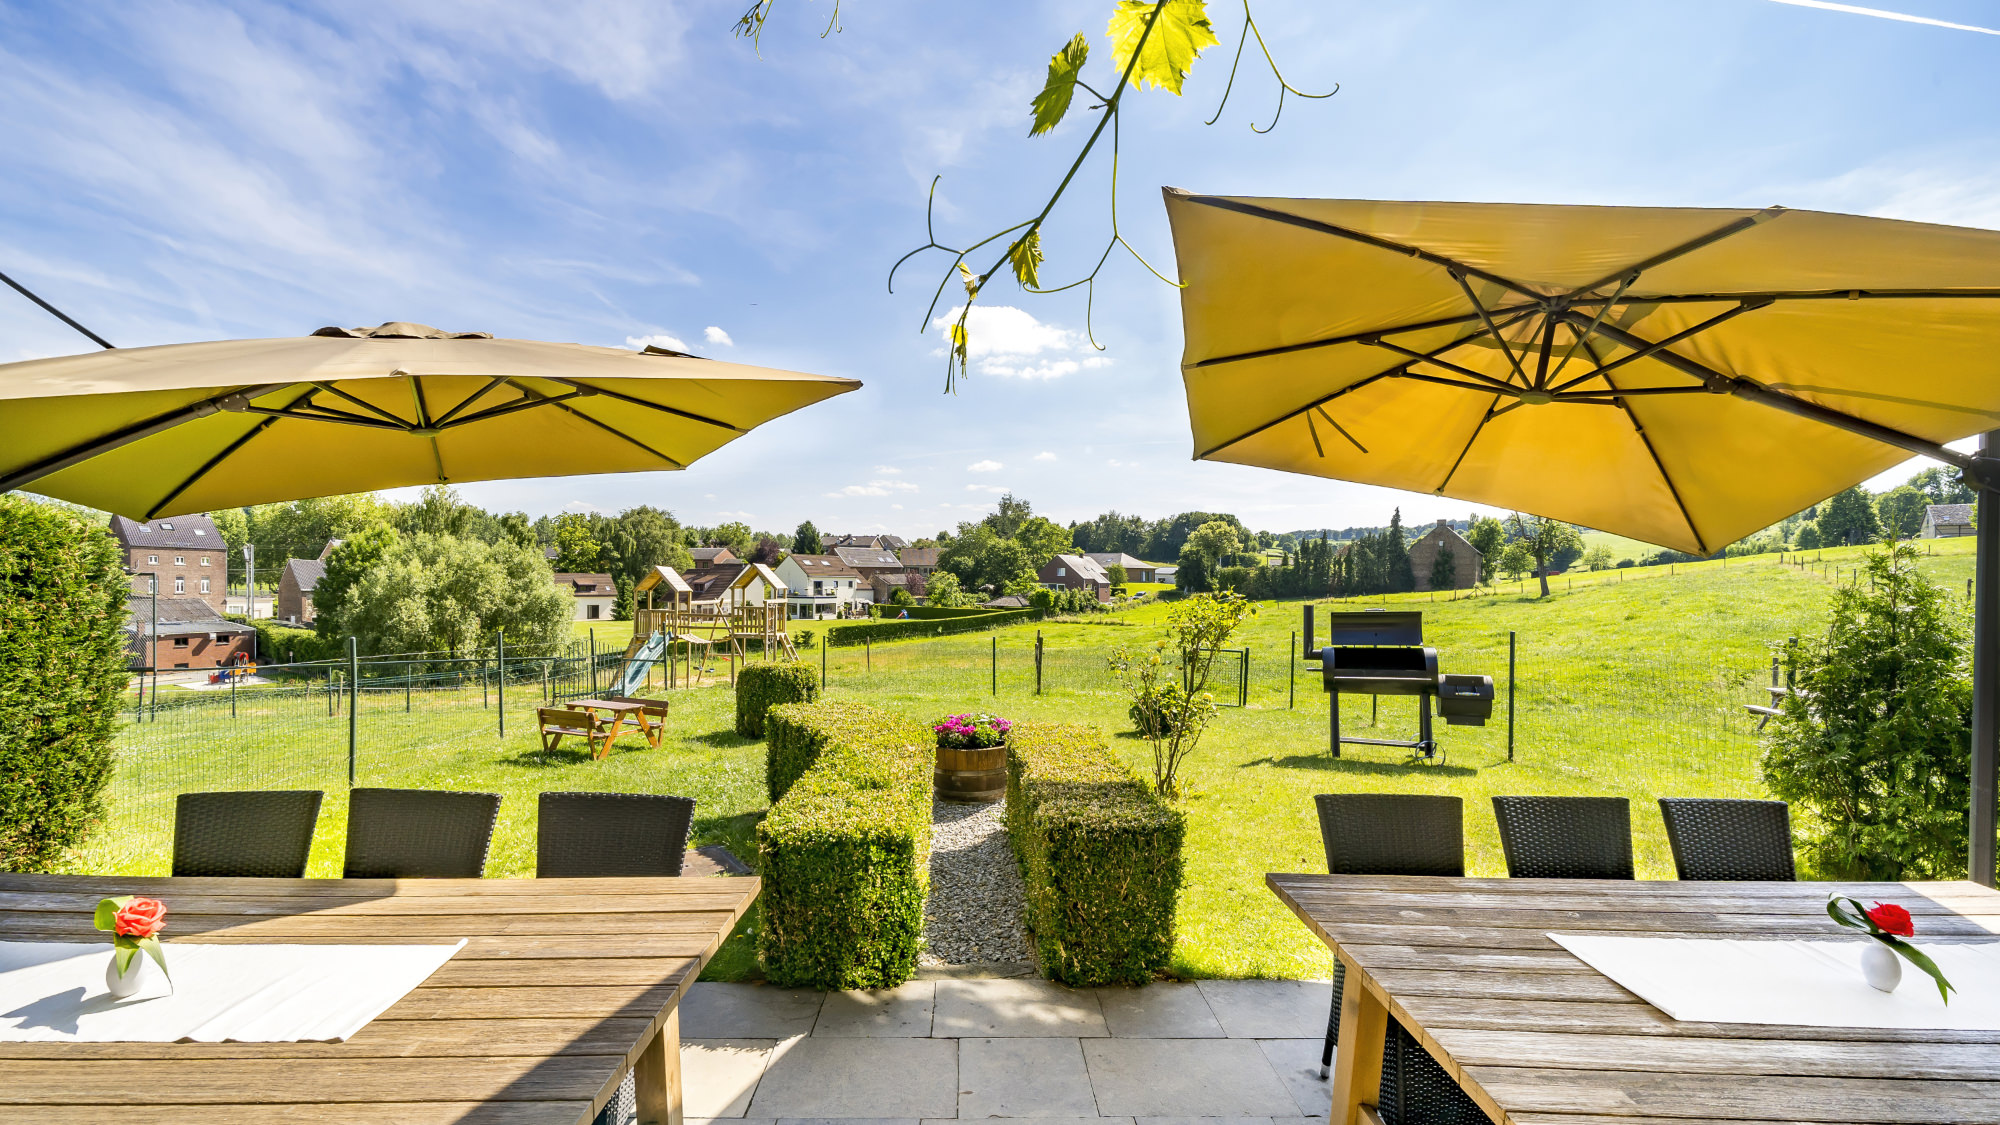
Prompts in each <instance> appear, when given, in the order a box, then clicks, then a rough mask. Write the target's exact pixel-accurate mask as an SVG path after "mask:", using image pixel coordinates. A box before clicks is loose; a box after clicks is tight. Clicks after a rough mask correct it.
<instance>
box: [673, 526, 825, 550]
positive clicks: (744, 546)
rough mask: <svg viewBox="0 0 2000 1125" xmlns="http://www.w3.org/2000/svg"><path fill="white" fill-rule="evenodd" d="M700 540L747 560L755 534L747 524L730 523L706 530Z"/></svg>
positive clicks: (755, 540)
mask: <svg viewBox="0 0 2000 1125" xmlns="http://www.w3.org/2000/svg"><path fill="white" fill-rule="evenodd" d="M701 539H702V541H703V543H705V544H706V545H707V546H710V547H727V548H729V553H730V554H732V555H735V556H736V557H737V558H739V559H741V558H747V557H748V556H749V554H750V551H751V548H752V547H754V546H755V545H756V542H757V533H756V532H754V531H752V530H750V525H749V524H747V523H742V522H738V521H731V522H729V523H725V524H720V525H718V526H715V527H711V528H708V529H706V530H705V531H703V532H702V533H701ZM814 553H815V554H817V553H818V552H817V551H815V552H814Z"/></svg>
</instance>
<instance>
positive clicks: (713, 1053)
mask: <svg viewBox="0 0 2000 1125" xmlns="http://www.w3.org/2000/svg"><path fill="white" fill-rule="evenodd" d="M777 1045H778V1041H777V1040H776V1039H683V1040H681V1105H682V1107H683V1109H684V1111H685V1112H686V1113H687V1115H688V1117H689V1118H707V1117H724V1118H730V1119H740V1118H741V1117H742V1116H743V1112H744V1110H746V1109H747V1108H749V1105H750V1095H751V1094H753V1093H755V1092H756V1090H757V1080H758V1079H759V1078H761V1077H763V1075H764V1067H765V1065H766V1064H767V1063H769V1062H770V1060H771V1053H772V1051H773V1049H775V1048H776V1047H777Z"/></svg>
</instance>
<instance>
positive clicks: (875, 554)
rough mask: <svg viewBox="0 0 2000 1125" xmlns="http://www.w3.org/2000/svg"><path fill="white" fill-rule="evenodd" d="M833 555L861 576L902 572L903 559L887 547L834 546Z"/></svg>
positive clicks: (871, 576)
mask: <svg viewBox="0 0 2000 1125" xmlns="http://www.w3.org/2000/svg"><path fill="white" fill-rule="evenodd" d="M833 555H834V556H835V557H836V558H838V559H839V560H840V561H841V562H844V563H846V564H847V565H848V566H851V567H853V568H854V569H855V570H858V571H860V572H861V577H863V578H873V577H875V576H876V575H878V574H902V573H903V560H902V559H899V558H897V557H896V552H894V551H892V550H890V549H889V548H887V547H835V548H834V549H833Z"/></svg>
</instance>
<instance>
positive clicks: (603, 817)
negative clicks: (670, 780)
mask: <svg viewBox="0 0 2000 1125" xmlns="http://www.w3.org/2000/svg"><path fill="white" fill-rule="evenodd" d="M693 828H694V798H692V797H668V796H662V795H658V794H652V793H544V794H542V803H541V811H540V826H539V828H538V829H537V832H536V841H535V875H536V876H537V877H539V878H543V879H588V878H594V877H600V876H612V875H679V874H680V873H681V857H682V856H684V855H685V854H686V853H687V842H688V833H689V832H690V831H692V829H693Z"/></svg>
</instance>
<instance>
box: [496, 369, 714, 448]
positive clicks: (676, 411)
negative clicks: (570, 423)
mask: <svg viewBox="0 0 2000 1125" xmlns="http://www.w3.org/2000/svg"><path fill="white" fill-rule="evenodd" d="M549 382H551V383H561V384H562V385H563V386H565V387H569V388H571V389H572V390H578V391H582V392H583V393H584V394H591V395H603V396H604V397H606V398H612V399H617V400H618V401H619V402H622V403H626V404H628V405H631V406H639V407H644V408H645V409H647V410H657V411H659V412H660V413H662V414H671V415H673V416H674V417H676V418H686V419H687V420H688V421H690V422H700V423H702V424H703V425H708V426H714V427H716V428H717V429H723V430H728V431H729V432H730V433H733V434H747V433H749V432H750V431H749V430H746V429H744V428H742V427H741V426H732V425H730V424H729V423H728V422H724V421H721V420H720V419H716V418H710V417H708V416H707V415H705V414H696V413H694V412H693V411H691V410H682V409H680V408H679V407H676V406H664V405H661V404H660V403H657V402H647V401H646V400H645V399H643V398H635V397H633V396H632V395H628V394H620V393H619V392H617V391H611V390H606V389H604V388H603V387H599V386H595V385H593V384H590V383H583V382H579V381H577V380H575V379H557V378H553V377H551V378H550V379H549ZM509 383H510V385H512V386H514V387H515V388H516V389H519V387H520V384H518V383H513V382H512V381H511V380H509Z"/></svg>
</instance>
